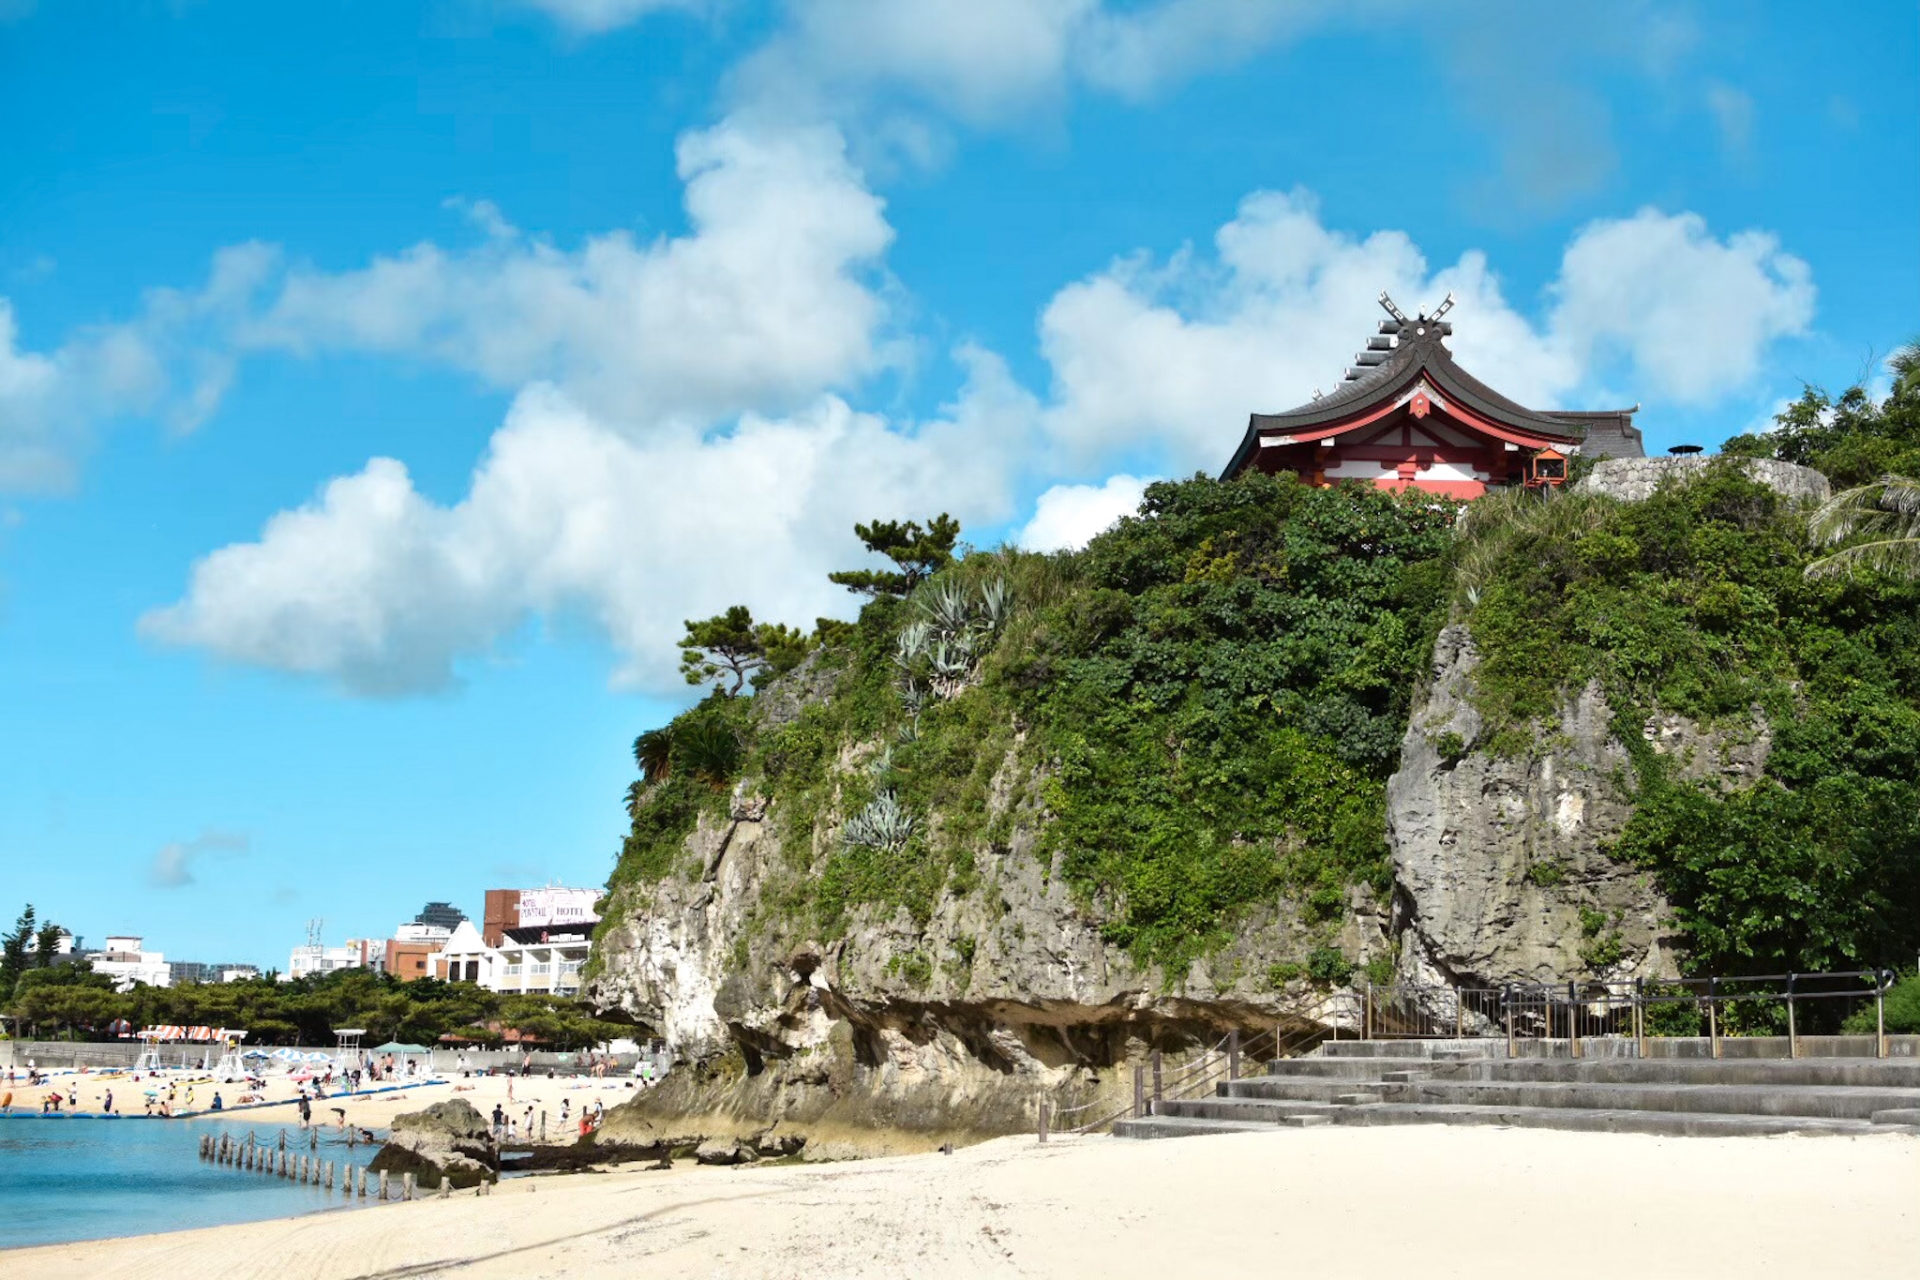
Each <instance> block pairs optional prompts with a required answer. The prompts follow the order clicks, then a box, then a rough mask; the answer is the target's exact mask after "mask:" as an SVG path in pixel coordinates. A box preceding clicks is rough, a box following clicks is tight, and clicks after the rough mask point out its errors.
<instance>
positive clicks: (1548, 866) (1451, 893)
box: [1387, 625, 1771, 984]
mask: <svg viewBox="0 0 1920 1280" xmlns="http://www.w3.org/2000/svg"><path fill="white" fill-rule="evenodd" d="M1477 661H1478V655H1477V653H1476V652H1475V650H1474V645H1473V640H1472V637H1471V636H1470V634H1469V633H1468V629H1467V628H1466V627H1465V626H1463V625H1454V626H1449V627H1447V628H1446V629H1445V630H1443V631H1442V632H1441V633H1440V638H1439V641H1438V642H1437V643H1436V644H1435V646H1434V659H1433V677H1432V683H1431V685H1430V686H1429V688H1428V691H1427V693H1426V696H1425V697H1424V698H1423V699H1422V700H1421V701H1420V702H1419V703H1417V704H1416V706H1415V709H1414V714H1413V717H1412V721H1411V723H1410V724H1409V725H1408V727H1407V735H1406V738H1405V740H1404V741H1403V742H1402V744H1401V749H1400V768H1399V771H1398V772H1396V773H1395V774H1394V775H1393V777H1392V779H1391V780H1390V781H1389V782H1388V784H1387V823H1388V834H1389V839H1390V841H1391V843H1392V845H1393V858H1394V875H1395V881H1396V884H1397V886H1398V890H1399V893H1400V895H1401V896H1400V904H1401V918H1400V920H1399V922H1398V923H1400V924H1401V925H1403V926H1404V932H1403V934H1402V946H1403V958H1404V960H1405V961H1406V962H1407V965H1408V967H1409V968H1410V969H1411V970H1412V971H1413V972H1416V973H1421V974H1424V975H1427V976H1430V977H1434V978H1437V979H1441V980H1445V981H1449V982H1462V983H1471V984H1484V983H1500V982H1507V981H1556V980H1564V979H1565V978H1567V977H1569V976H1573V975H1581V974H1593V975H1595V976H1605V977H1664V976H1671V975H1672V974H1673V973H1674V972H1675V970H1676V958H1675V946H1676V939H1675V938H1673V937H1672V936H1670V935H1669V933H1668V932H1667V930H1668V927H1669V925H1670V917H1671V912H1670V910H1669V908H1668V904H1667V903H1666V901H1665V900H1664V899H1663V898H1662V897H1661V895H1660V893H1659V891H1658V889H1657V888H1656V887H1655V886H1654V884H1653V881H1652V878H1651V877H1650V876H1649V875H1648V874H1647V873H1646V872H1643V871H1639V870H1637V869H1635V868H1633V867H1630V866H1626V865H1623V864H1621V863H1619V862H1616V861H1614V860H1613V859H1612V858H1611V857H1609V856H1608V854H1607V851H1606V847H1607V845H1608V843H1609V842H1610V841H1612V840H1613V839H1614V838H1615V837H1617V836H1618V835H1619V834H1620V832H1621V830H1622V829H1623V828H1624V827H1625V826H1626V824H1627V819H1628V818H1630V817H1631V816H1632V813H1633V806H1632V802H1631V799H1630V795H1629V792H1630V779H1631V776H1632V761H1631V759H1630V757H1629V756H1628V754H1627V750H1626V748H1625V746H1624V745H1623V744H1622V743H1621V742H1620V741H1619V739H1618V738H1617V737H1616V736H1615V724H1614V715H1613V713H1612V711H1611V710H1610V709H1609V707H1608V706H1607V702H1606V698H1605V696H1604V695H1603V694H1602V692H1601V690H1600V688H1599V686H1598V684H1597V683H1594V684H1589V685H1588V686H1587V687H1586V688H1584V689H1582V690H1580V691H1579V692H1578V693H1574V694H1570V695H1569V696H1568V697H1567V698H1566V701H1565V703H1564V705H1563V706H1562V708H1561V713H1560V715H1559V717H1558V721H1557V723H1555V724H1553V725H1551V726H1536V728H1535V732H1534V742H1533V746H1532V750H1530V751H1527V752H1524V753H1519V754H1507V755H1501V754H1495V753H1493V752H1491V751H1489V750H1487V744H1486V743H1485V742H1484V741H1483V739H1482V723H1481V717H1480V713H1479V712H1478V711H1477V710H1476V709H1475V707H1474V703H1473V675H1474V667H1475V665H1476V663H1477ZM1638 728H1639V731H1640V733H1641V735H1642V737H1643V738H1644V739H1645V740H1646V742H1647V743H1648V745H1649V746H1651V747H1652V748H1653V749H1654V750H1655V751H1656V752H1659V753H1661V754H1663V755H1665V756H1667V757H1669V759H1670V760H1671V761H1672V767H1673V770H1674V772H1675V774H1676V776H1679V777H1683V778H1688V779H1693V780H1697V781H1709V780H1711V781H1715V782H1717V783H1719V784H1720V785H1727V786H1735V785H1741V784H1744V783H1750V782H1752V781H1753V780H1754V779H1756V778H1757V777H1758V776H1759V775H1760V772H1761V770H1762V769H1763V768H1764V767H1765V765H1766V757H1767V750H1768V747H1769V745H1770V743H1771V734H1770V730H1769V727H1768V725H1767V722H1766V719H1765V717H1763V716H1759V715H1758V714H1756V716H1755V719H1754V722H1753V724H1752V726H1751V729H1750V731H1749V732H1747V733H1745V734H1728V733H1726V732H1721V733H1707V732H1703V731H1702V730H1701V728H1700V726H1698V725H1696V724H1695V723H1693V722H1692V721H1690V720H1688V719H1686V718H1685V717H1682V716H1659V717H1655V718H1653V719H1650V720H1648V721H1646V722H1645V723H1644V724H1643V725H1640V726H1638Z"/></svg>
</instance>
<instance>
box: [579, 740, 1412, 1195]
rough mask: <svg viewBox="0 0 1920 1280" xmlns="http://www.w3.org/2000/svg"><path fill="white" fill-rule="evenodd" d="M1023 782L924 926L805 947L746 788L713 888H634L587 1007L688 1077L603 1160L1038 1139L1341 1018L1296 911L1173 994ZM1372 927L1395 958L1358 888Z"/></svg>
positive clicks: (1359, 920)
mask: <svg viewBox="0 0 1920 1280" xmlns="http://www.w3.org/2000/svg"><path fill="white" fill-rule="evenodd" d="M846 763H847V766H848V768H857V767H859V761H858V760H857V759H852V758H850V759H849V760H848V761H847V762H846ZM1021 767H1022V766H1021V765H1020V763H1019V760H1018V753H1017V751H1014V752H1010V753H1009V754H1008V756H1007V759H1006V761H1005V763H1004V765H1003V768H1002V771H1001V772H1002V775H1003V776H1002V777H1001V778H999V779H998V780H997V781H996V785H995V787H994V788H993V797H992V800H991V802H990V808H991V810H992V813H991V817H992V818H993V819H994V820H995V822H996V823H999V824H1002V825H1003V826H1004V829H1005V830H1006V832H1007V834H1006V837H1005V839H1004V842H1003V843H998V844H990V845H989V846H988V847H986V848H984V849H981V850H979V851H978V852H977V853H976V854H975V858H974V866H973V874H972V876H971V877H969V878H968V881H967V882H964V883H961V884H956V885H950V886H949V889H948V891H947V892H945V893H943V894H942V895H941V896H940V897H939V898H938V900H937V901H936V902H935V904H934V906H933V910H932V913H931V915H930V917H929V918H928V919H926V920H925V921H924V922H922V921H916V920H915V919H914V918H912V917H911V916H910V915H909V914H908V913H907V911H906V910H905V909H904V908H898V909H882V908H875V907H866V908H861V909H859V910H856V911H855V912H853V913H852V915H851V917H850V919H849V921H848V925H847V927H846V928H845V930H844V931H843V932H842V934H841V936H838V937H835V938H831V939H823V938H816V937H812V936H809V935H808V934H807V933H805V932H804V929H803V926H802V925H801V924H800V923H799V922H798V920H797V919H795V918H793V917H792V916H789V915H788V914H786V913H784V912H783V909H782V907H781V901H782V897H781V891H782V886H783V885H788V884H790V883H791V877H793V876H794V875H796V874H804V873H805V872H804V870H802V871H799V872H796V869H795V862H796V859H795V858H794V857H793V854H792V851H791V850H790V849H789V848H788V847H787V844H786V841H787V840H788V839H790V838H791V837H790V836H788V835H787V834H785V833H783V829H782V823H781V821H780V818H781V815H780V813H779V811H778V804H777V801H776V802H774V803H772V804H769V802H768V801H767V800H766V799H765V798H764V797H760V796H757V795H754V794H752V793H751V792H749V791H747V790H741V791H738V792H736V793H735V795H734V796H733V798H732V802H731V804H730V805H729V810H728V814H727V816H726V818H725V819H724V820H721V819H708V820H705V821H703V822H702V823H701V824H700V826H699V827H698V829H697V830H695V832H694V833H693V834H692V835H691V836H690V837H689V838H688V840H687V849H688V852H689V854H690V855H691V856H690V857H689V858H688V859H687V865H689V866H694V865H697V866H699V867H700V868H702V869H703V871H702V873H701V874H700V875H699V876H698V877H697V878H696V877H692V876H679V877H669V878H668V879H666V880H663V881H661V882H659V883H657V884H654V885H648V886H640V887H635V888H631V889H624V890H622V892H623V893H625V894H628V895H630V897H629V899H628V900H627V901H624V902H622V903H621V904H620V905H619V911H620V922H619V923H618V924H616V925H614V926H613V927H612V928H610V929H609V930H608V931H606V932H605V933H604V934H603V936H602V937H601V939H600V941H599V942H598V944H597V945H598V946H599V947H600V948H601V953H602V955H603V957H604V959H603V965H602V969H601V972H600V973H599V974H598V975H597V976H596V977H595V978H594V979H593V981H592V984H591V986H590V988H589V994H590V996H591V998H592V999H594V1000H595V1001H596V1002H598V1003H600V1004H602V1005H615V1006H618V1007H620V1008H621V1009H623V1010H625V1011H626V1012H628V1013H630V1014H631V1015H633V1016H634V1017H635V1018H637V1019H638V1020H640V1021H641V1022H643V1023H645V1024H646V1025H648V1026H650V1027H652V1028H654V1029H656V1030H657V1032H658V1033H659V1034H660V1035H662V1036H663V1037H664V1038H665V1039H666V1040H667V1042H668V1043H669V1045H670V1046H671V1047H672V1049H673V1051H674V1053H675V1055H676V1057H677V1058H679V1059H680V1060H681V1063H682V1065H681V1066H680V1067H678V1068H676V1069H675V1070H674V1071H672V1072H671V1073H669V1075H668V1077H667V1078H666V1080H665V1081H664V1082H663V1083H662V1084H660V1085H659V1086H657V1087H655V1088H654V1089H652V1090H650V1091H648V1092H647V1093H646V1094H645V1095H644V1096H642V1097H640V1098H638V1099H636V1100H635V1101H634V1102H632V1103H630V1104H628V1105H626V1106H623V1107H621V1108H618V1109H616V1110H614V1111H610V1112H609V1113H608V1115H607V1122H606V1125H605V1127H604V1129H603V1132H604V1133H605V1134H606V1135H607V1137H608V1139H609V1140H618V1141H622V1142H628V1143H634V1144H642V1145H644V1144H648V1143H658V1142H663V1141H671V1140H673V1139H675V1138H677V1137H681V1136H684V1135H685V1134H687V1133H689V1132H697V1133H699V1134H700V1135H701V1136H702V1137H704V1138H707V1139H711V1140H717V1141H721V1142H723V1143H724V1142H725V1141H730V1140H733V1139H741V1138H745V1139H755V1140H757V1135H760V1134H762V1133H764V1131H765V1130H766V1128H767V1126H768V1125H770V1124H772V1123H774V1122H776V1121H778V1122H781V1123H782V1124H784V1125H786V1126H789V1127H790V1128H791V1127H793V1126H798V1128H797V1129H796V1130H794V1131H795V1132H797V1133H799V1134H802V1135H804V1136H806V1139H807V1147H806V1152H805V1154H806V1155H807V1156H808V1157H810V1158H827V1157H830V1156H832V1155H834V1154H855V1153H858V1152H861V1151H871V1150H875V1149H876V1148H875V1147H874V1146H873V1145H872V1143H873V1141H874V1140H875V1139H874V1137H873V1135H875V1134H884V1135H888V1136H886V1137H885V1138H884V1142H885V1143H888V1144H895V1145H893V1146H883V1147H881V1148H877V1149H898V1147H897V1144H898V1143H899V1142H901V1141H907V1142H909V1143H915V1142H917V1143H918V1144H919V1145H921V1146H924V1147H931V1146H933V1145H937V1144H938V1143H939V1142H941V1141H943V1140H945V1139H949V1138H961V1139H965V1138H967V1137H973V1136H981V1135H987V1134H997V1133H1008V1132H1016V1131H1021V1130H1025V1129H1027V1128H1028V1127H1029V1126H1031V1125H1032V1124H1033V1123H1034V1122H1035V1119H1036V1113H1037V1107H1038V1104H1039V1102H1040V1101H1041V1100H1042V1099H1049V1100H1051V1101H1052V1102H1053V1103H1054V1105H1055V1107H1056V1110H1058V1109H1061V1108H1071V1107H1078V1106H1087V1107H1088V1108H1089V1109H1088V1110H1087V1111H1085V1112H1083V1113H1081V1112H1076V1113H1073V1114H1076V1115H1079V1116H1080V1117H1081V1118H1082V1119H1091V1118H1093V1117H1094V1116H1095V1115H1097V1114H1099V1113H1100V1111H1101V1110H1102V1109H1103V1108H1105V1109H1110V1104H1111V1105H1113V1106H1117V1105H1118V1102H1119V1100H1120V1099H1122V1098H1124V1097H1126V1096H1129V1094H1130V1090H1131V1087H1132V1073H1131V1065H1132V1064H1133V1063H1135V1062H1138V1061H1141V1060H1143V1058H1144V1057H1145V1055H1146V1054H1147V1053H1148V1052H1149V1051H1150V1050H1151V1049H1154V1048H1159V1049H1161V1050H1163V1051H1164V1052H1166V1053H1168V1054H1171V1055H1173V1058H1174V1060H1175V1061H1177V1060H1179V1058H1180V1057H1181V1056H1182V1055H1185V1054H1187V1053H1190V1052H1193V1051H1195V1050H1196V1049H1197V1048H1198V1047H1200V1046H1204V1045H1211V1044H1213V1043H1215V1042H1216V1041H1218V1040H1219V1038H1220V1037H1222V1036H1223V1035H1224V1034H1225V1033H1226V1032H1227V1030H1228V1029H1229V1028H1233V1027H1238V1028H1240V1029H1241V1030H1242V1031H1243V1032H1244V1033H1245V1034H1247V1035H1249V1036H1251V1035H1253V1034H1256V1033H1259V1032H1271V1031H1272V1030H1273V1029H1274V1027H1275V1026H1276V1024H1280V1023H1285V1024H1286V1025H1287V1026H1289V1027H1290V1028H1302V1029H1304V1028H1307V1027H1309V1026H1312V1025H1316V1024H1317V1023H1318V1022H1324V1021H1325V1020H1326V1019H1328V1018H1330V1017H1332V1016H1333V1015H1332V1014H1331V1013H1330V1012H1329V1010H1330V1009H1332V1008H1333V1007H1334V1003H1335V1002H1334V1001H1333V1000H1332V999H1331V998H1330V997H1328V996H1326V995H1324V994H1316V993H1314V992H1313V991H1311V990H1310V989H1308V987H1307V986H1306V985H1305V984H1304V983H1302V982H1298V981H1296V982H1294V983H1293V984H1292V985H1291V986H1290V987H1289V986H1288V985H1286V984H1282V985H1281V986H1279V987H1276V986H1275V984H1274V981H1273V975H1272V974H1271V972H1270V970H1271V967H1272V964H1273V962H1274V960H1276V959H1280V958H1296V959H1297V958H1303V957H1304V956H1305V955H1306V953H1307V952H1308V951H1309V950H1310V949H1311V948H1312V947H1313V946H1314V945H1316V942H1315V939H1316V938H1319V937H1320V936H1321V934H1323V933H1324V928H1325V927H1324V926H1322V927H1321V930H1320V932H1319V933H1316V932H1314V931H1312V930H1310V929H1309V927H1308V926H1307V925H1306V924H1305V922H1303V921H1302V920H1300V919H1299V918H1298V916H1297V915H1296V914H1295V913H1294V911H1293V910H1292V909H1291V908H1290V907H1288V906H1285V905H1283V904H1276V905H1275V906H1274V907H1272V908H1269V909H1268V910H1266V911H1265V912H1263V913H1260V914H1259V915H1257V916H1255V917H1254V918H1251V919H1248V920H1246V921H1245V922H1244V925H1243V927H1242V928H1241V929H1240V930H1239V931H1238V935H1237V936H1236V938H1235V940H1234V941H1233V942H1232V943H1231V944H1230V945H1229V946H1227V947H1226V948H1224V949H1222V950H1221V951H1219V952H1217V953H1215V954H1213V955H1211V956H1209V957H1207V958H1205V959H1203V960H1201V961H1200V962H1199V963H1197V964H1196V965H1195V966H1194V968H1193V970H1192V971H1191V972H1190V973H1188V974H1186V975H1184V976H1183V977H1182V978H1181V979H1180V980H1178V981H1175V982H1171V983H1170V982H1169V981H1168V977H1167V975H1166V974H1164V973H1162V972H1161V971H1159V970H1158V969H1154V968H1141V967H1138V966H1136V965H1135V964H1134V962H1133V961H1132V959H1131V958H1130V957H1129V956H1128V954H1127V953H1126V952H1125V951H1124V950H1122V949H1120V948H1118V947H1115V946H1113V945H1112V944H1110V943H1109V942H1108V941H1107V940H1106V939H1105V938H1104V936H1103V934H1102V929H1101V920H1100V917H1099V914H1098V912H1097V910H1096V909H1094V908H1093V907H1091V906H1090V905H1089V904H1087V903H1085V902H1083V901H1080V900H1078V899H1077V898H1076V896H1075V895H1074V893H1073V892H1072V890H1071V889H1070V888H1069V887H1068V885H1067V884H1066V882H1065V880H1064V879H1063V878H1062V876H1061V875H1060V874H1059V868H1058V867H1056V866H1055V865H1054V864H1053V862H1052V860H1051V859H1050V857H1049V856H1048V855H1046V854H1044V853H1042V852H1041V850H1040V847H1039V841H1038V838H1037V833H1038V830H1039V823H1040V822H1041V821H1042V818H1041V816H1040V814H1039V812H1038V805H1037V802H1035V801H1031V800H1022V799H1020V797H1023V796H1028V797H1030V796H1036V795H1037V794H1038V787H1037V785H1035V779H1034V778H1033V777H1031V776H1027V777H1024V778H1021V779H1020V780H1019V781H1020V784H1021V785H1015V775H1016V771H1017V770H1019V769H1020V768H1021ZM829 834H830V833H829ZM807 852H811V851H804V852H803V856H802V857H801V858H800V859H799V860H798V861H800V862H801V863H802V864H806V863H808V862H809V859H808V858H807V857H806V853H807ZM1354 906H1355V910H1354V911H1353V913H1352V915H1351V916H1350V918H1349V919H1348V920H1347V921H1346V922H1345V923H1344V925H1342V926H1341V930H1342V932H1341V933H1340V936H1339V939H1338V941H1339V944H1340V945H1341V946H1342V947H1343V948H1344V949H1345V950H1346V951H1347V953H1348V954H1349V955H1353V956H1357V957H1361V958H1364V957H1366V956H1367V955H1370V954H1376V953H1379V952H1383V951H1385V950H1386V949H1388V947H1389V945H1390V944H1389V943H1388V941H1387V939H1386V936H1385V931H1384V930H1385V925H1386V916H1385V911H1384V904H1375V903H1373V902H1372V901H1371V899H1370V898H1369V897H1368V895H1366V894H1365V892H1364V891H1360V892H1358V893H1357V895H1356V898H1355V901H1354ZM1340 1007H1342V1008H1345V1007H1346V1005H1345V1004H1344V1003H1341V1004H1340Z"/></svg>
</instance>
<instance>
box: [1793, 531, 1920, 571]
mask: <svg viewBox="0 0 1920 1280" xmlns="http://www.w3.org/2000/svg"><path fill="white" fill-rule="evenodd" d="M1863 569H1864V570H1867V571H1869V572H1872V573H1884V574H1887V575H1888V576H1890V577H1896V578H1920V538H1911V537H1909V538H1881V539H1878V540H1876V541H1874V542H1858V543H1855V544H1854V545H1853V546H1851V547H1842V548H1841V549H1840V550H1838V551H1835V552H1833V553H1832V554H1831V555H1824V556H1821V557H1820V558H1819V559H1818V560H1815V561H1813V562H1812V563H1811V564H1809V565H1808V566H1807V569H1806V573H1807V576H1808V577H1809V578H1837V577H1840V576H1842V575H1844V574H1850V573H1856V572H1859V571H1860V570H1863Z"/></svg>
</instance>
